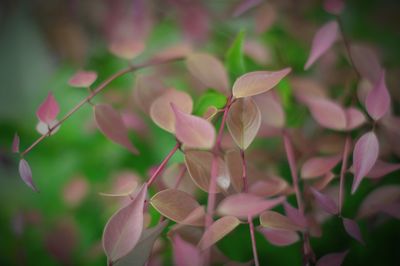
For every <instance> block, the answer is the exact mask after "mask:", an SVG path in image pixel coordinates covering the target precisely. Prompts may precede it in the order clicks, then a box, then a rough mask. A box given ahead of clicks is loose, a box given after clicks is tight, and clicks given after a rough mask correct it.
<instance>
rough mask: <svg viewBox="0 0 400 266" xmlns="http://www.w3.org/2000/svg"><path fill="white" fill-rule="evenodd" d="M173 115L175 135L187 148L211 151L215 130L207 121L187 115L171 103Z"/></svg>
mask: <svg viewBox="0 0 400 266" xmlns="http://www.w3.org/2000/svg"><path fill="white" fill-rule="evenodd" d="M171 108H172V110H173V111H174V113H175V135H176V137H177V138H178V140H179V141H181V142H182V143H183V144H185V145H186V146H187V147H191V148H200V149H211V148H212V147H213V145H214V143H215V135H216V134H215V128H214V126H213V125H212V124H211V123H210V122H209V121H207V120H205V119H203V118H201V117H197V116H194V115H189V114H186V113H184V112H182V111H181V110H179V108H178V107H176V106H175V104H173V103H171Z"/></svg>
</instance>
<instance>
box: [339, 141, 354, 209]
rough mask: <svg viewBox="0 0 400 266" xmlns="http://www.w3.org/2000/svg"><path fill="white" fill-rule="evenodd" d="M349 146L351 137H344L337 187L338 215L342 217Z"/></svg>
mask: <svg viewBox="0 0 400 266" xmlns="http://www.w3.org/2000/svg"><path fill="white" fill-rule="evenodd" d="M350 146H351V137H350V136H349V135H347V136H346V140H345V143H344V149H343V157H342V167H341V169H340V185H339V215H342V207H343V201H344V178H345V175H346V171H347V157H348V155H349V151H350Z"/></svg>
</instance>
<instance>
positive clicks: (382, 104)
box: [365, 71, 390, 121]
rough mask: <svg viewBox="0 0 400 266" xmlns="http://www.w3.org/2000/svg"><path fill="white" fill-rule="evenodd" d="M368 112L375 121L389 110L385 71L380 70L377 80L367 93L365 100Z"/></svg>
mask: <svg viewBox="0 0 400 266" xmlns="http://www.w3.org/2000/svg"><path fill="white" fill-rule="evenodd" d="M365 106H366V108H367V111H368V114H369V115H370V116H371V117H372V118H373V119H374V120H375V121H376V120H379V119H381V118H382V117H383V116H384V115H385V114H386V113H387V112H388V110H389V107H390V95H389V91H388V89H387V88H386V83H385V71H382V73H381V76H380V78H379V79H378V82H377V83H376V84H375V85H374V87H373V89H372V90H371V91H370V92H369V93H368V95H367V99H366V101H365Z"/></svg>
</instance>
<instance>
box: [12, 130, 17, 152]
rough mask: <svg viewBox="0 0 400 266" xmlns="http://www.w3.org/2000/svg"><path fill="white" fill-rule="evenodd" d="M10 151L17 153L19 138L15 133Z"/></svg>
mask: <svg viewBox="0 0 400 266" xmlns="http://www.w3.org/2000/svg"><path fill="white" fill-rule="evenodd" d="M11 151H12V152H13V153H19V136H18V134H17V133H15V135H14V139H13V142H12V147H11Z"/></svg>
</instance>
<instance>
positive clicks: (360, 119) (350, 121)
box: [345, 107, 367, 130]
mask: <svg viewBox="0 0 400 266" xmlns="http://www.w3.org/2000/svg"><path fill="white" fill-rule="evenodd" d="M345 112H346V120H347V126H346V129H347V130H353V129H355V128H357V127H359V126H361V125H362V124H364V123H365V122H366V121H367V120H366V118H365V115H364V114H363V113H362V112H361V111H360V110H358V109H357V108H354V107H350V108H347V109H346V110H345Z"/></svg>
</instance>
